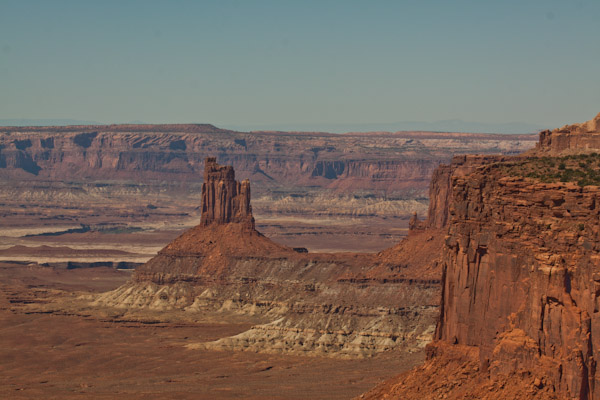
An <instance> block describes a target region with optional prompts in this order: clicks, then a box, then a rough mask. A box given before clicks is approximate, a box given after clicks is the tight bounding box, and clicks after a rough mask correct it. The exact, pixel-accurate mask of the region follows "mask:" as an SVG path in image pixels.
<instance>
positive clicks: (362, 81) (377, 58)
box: [0, 0, 600, 128]
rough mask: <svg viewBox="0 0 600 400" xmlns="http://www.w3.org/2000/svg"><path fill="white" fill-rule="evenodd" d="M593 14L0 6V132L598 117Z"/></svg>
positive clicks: (444, 8)
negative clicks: (23, 126) (129, 125)
mask: <svg viewBox="0 0 600 400" xmlns="http://www.w3.org/2000/svg"><path fill="white" fill-rule="evenodd" d="M599 21H600V1H597V0H588V1H586V0H581V1H577V0H573V1H569V0H561V1H554V0H543V1H542V0H531V1H527V0H520V1H512V0H505V1H480V0H478V1H461V0H456V1H449V0H445V1H441V0H440V1H428V0H414V1H408V0H407V1H402V0H398V1H377V0H374V1H352V0H340V1H327V0H320V1H310V0H304V1H299V0H298V1H285V0H277V1H259V0H256V1H249V0H247V1H227V0H218V1H160V2H159V1H149V0H146V1H106V0H104V1H60V0H54V1H27V0H19V1H11V0H0V119H9V118H39V119H60V118H70V119H81V120H90V121H98V122H103V123H111V122H128V121H144V122H149V123H162V122H173V123H175V122H207V123H213V124H215V125H218V126H235V127H248V128H258V127H263V126H264V127H270V128H274V127H278V126H281V127H284V128H285V127H290V126H293V125H294V124H296V125H298V126H300V125H303V124H304V125H305V126H308V125H310V126H314V127H317V128H318V127H319V126H333V125H335V124H347V125H352V124H357V125H361V126H366V127H368V126H369V125H370V124H372V125H373V126H376V125H377V124H389V123H395V122H398V121H424V122H434V121H439V120H463V121H476V122H482V123H502V122H522V123H528V124H533V125H540V126H548V127H553V126H560V125H563V124H565V123H573V122H580V121H584V120H587V119H590V118H592V117H593V116H595V115H596V114H597V113H598V112H600V76H599V74H598V71H600V23H599Z"/></svg>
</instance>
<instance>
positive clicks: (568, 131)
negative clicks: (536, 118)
mask: <svg viewBox="0 0 600 400" xmlns="http://www.w3.org/2000/svg"><path fill="white" fill-rule="evenodd" d="M598 149H600V114H598V115H596V117H595V118H594V119H592V120H590V121H587V122H583V123H581V124H573V125H565V126H563V127H562V128H558V129H554V130H553V131H549V130H546V131H543V132H540V141H539V143H538V145H537V147H536V150H537V151H538V152H542V153H551V154H559V153H573V152H582V151H590V152H591V151H598Z"/></svg>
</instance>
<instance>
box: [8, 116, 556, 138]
mask: <svg viewBox="0 0 600 400" xmlns="http://www.w3.org/2000/svg"><path fill="white" fill-rule="evenodd" d="M127 123H135V124H143V123H144V122H141V121H131V122H127ZM63 125H105V123H102V122H96V121H85V120H76V119H26V118H20V119H14V118H13V119H0V126H63ZM219 127H220V128H225V129H232V130H236V131H242V132H247V131H300V132H331V133H345V132H374V131H380V132H397V131H428V132H473V133H509V134H510V133H536V132H539V131H541V130H544V129H549V128H552V127H550V126H544V125H536V124H528V123H522V122H505V123H486V122H468V121H462V120H458V119H452V120H443V121H435V122H422V121H421V122H419V121H404V122H390V123H372V124H367V123H363V124H351V123H348V124H341V123H340V124H336V123H321V124H319V123H299V124H284V123H282V124H268V123H267V124H262V125H259V124H244V125H239V124H222V125H219Z"/></svg>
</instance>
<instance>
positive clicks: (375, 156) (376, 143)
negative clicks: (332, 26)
mask: <svg viewBox="0 0 600 400" xmlns="http://www.w3.org/2000/svg"><path fill="white" fill-rule="evenodd" d="M534 143H535V138H534V136H533V135H478V134H455V133H447V134H443V133H419V134H416V133H411V132H406V133H396V134H394V133H381V134H345V135H335V134H327V133H286V132H252V133H247V132H234V131H229V130H225V129H219V128H216V127H214V126H212V125H191V124H190V125H181V124H180V125H176V124H174V125H105V126H102V125H99V126H67V127H0V178H9V179H20V180H45V181H47V180H50V181H57V180H58V181H65V180H66V181H72V180H80V179H85V180H86V181H93V180H101V181H103V182H105V183H106V181H108V180H135V181H136V182H146V183H148V184H153V183H155V182H156V181H171V182H196V181H198V174H199V173H201V172H202V169H203V161H204V158H205V157H207V156H209V155H212V154H218V155H219V159H220V161H221V162H223V163H226V164H229V165H232V166H233V167H234V168H235V169H236V170H237V172H238V174H239V175H240V176H241V177H242V178H251V179H252V181H253V182H254V184H255V189H256V188H257V186H256V185H257V184H258V185H259V187H261V188H262V187H265V188H266V187H273V186H290V185H291V186H313V187H314V186H316V187H323V188H328V189H334V190H337V191H341V192H355V191H356V190H380V191H381V190H385V191H386V193H388V194H391V193H394V192H396V193H406V192H407V191H410V190H419V191H421V192H422V191H424V190H426V188H427V185H428V183H429V177H430V175H431V173H432V171H433V170H434V169H435V168H436V166H437V165H438V164H439V163H440V161H448V160H449V159H450V158H451V157H452V155H453V154H457V153H471V152H483V153H490V152H498V151H501V152H505V153H509V154H510V153H515V152H518V151H522V150H526V149H528V148H531V147H532V146H533V145H534Z"/></svg>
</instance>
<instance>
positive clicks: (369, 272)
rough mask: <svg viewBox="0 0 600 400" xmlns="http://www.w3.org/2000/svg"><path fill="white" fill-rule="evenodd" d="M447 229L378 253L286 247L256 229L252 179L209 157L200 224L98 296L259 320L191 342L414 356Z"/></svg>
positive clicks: (433, 298)
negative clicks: (217, 336) (237, 330)
mask: <svg viewBox="0 0 600 400" xmlns="http://www.w3.org/2000/svg"><path fill="white" fill-rule="evenodd" d="M423 223H425V222H419V224H423ZM440 232H441V231H440V230H436V229H429V230H419V229H415V230H413V231H412V232H411V234H410V235H409V240H405V241H403V242H402V243H400V244H399V245H397V246H395V247H393V248H391V249H388V250H386V251H383V252H380V253H378V254H359V253H337V254H317V253H308V252H306V250H305V249H292V248H289V247H286V246H283V245H279V244H277V243H275V242H273V241H271V240H270V239H268V238H267V237H265V236H263V235H262V234H261V233H260V232H258V231H257V230H256V228H255V223H254V217H253V215H252V207H251V204H250V183H249V182H248V181H247V180H245V181H242V182H239V181H236V179H235V172H234V170H233V168H232V167H231V166H221V165H219V164H217V162H216V159H215V158H207V159H206V160H205V163H204V183H203V186H202V215H201V220H200V224H199V225H198V226H196V227H194V228H192V229H190V230H188V231H186V232H185V233H183V234H182V235H181V236H179V237H178V238H176V239H175V240H174V241H173V242H171V243H169V244H168V245H167V246H166V247H164V248H163V249H162V250H161V251H159V252H158V254H157V255H156V256H155V257H154V258H152V259H151V260H150V261H148V262H147V263H146V264H145V265H143V266H141V267H138V268H137V269H136V271H135V273H134V276H133V279H132V281H131V282H130V283H128V284H126V285H124V286H122V287H120V288H118V289H116V290H114V291H112V292H108V293H105V294H102V295H100V296H99V297H98V298H97V299H96V300H95V302H96V304H98V305H102V306H110V307H116V308H120V309H123V310H127V311H126V312H136V310H142V311H143V310H146V311H147V312H163V311H173V312H182V313H184V314H186V315H189V316H192V317H190V318H195V317H193V316H194V315H198V314H199V313H200V314H202V315H203V317H202V318H205V319H206V318H213V319H217V320H225V319H227V318H237V320H239V319H240V318H242V319H245V320H247V321H251V322H252V323H255V325H254V327H252V328H251V329H250V330H248V331H246V332H242V333H241V334H239V335H236V336H232V337H228V338H222V339H220V340H218V341H216V342H211V343H195V344H192V345H191V346H190V347H191V348H210V349H232V350H241V351H244V350H249V351H263V352H278V353H294V354H307V355H325V356H332V357H343V358H356V357H369V356H372V355H375V354H377V353H380V352H384V351H389V350H399V351H401V352H405V354H412V353H414V352H417V351H419V350H420V349H422V348H423V347H424V346H425V344H427V343H428V342H429V341H431V338H432V335H433V333H434V330H435V321H436V318H437V315H438V314H439V306H438V299H439V295H440V279H439V277H440V272H439V271H440V268H439V266H438V263H437V261H436V258H437V257H438V256H439V252H438V251H437V249H439V248H440V247H441V244H442V239H443V237H442V236H441V235H440Z"/></svg>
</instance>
